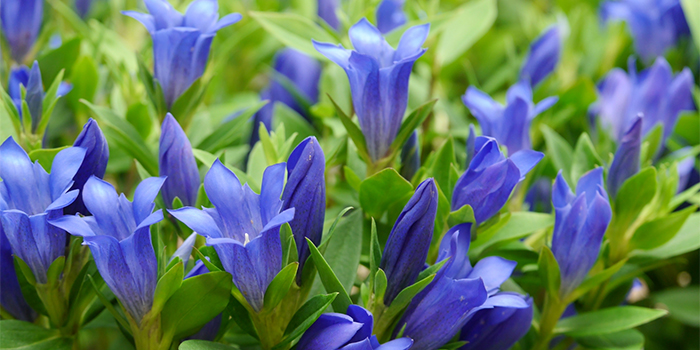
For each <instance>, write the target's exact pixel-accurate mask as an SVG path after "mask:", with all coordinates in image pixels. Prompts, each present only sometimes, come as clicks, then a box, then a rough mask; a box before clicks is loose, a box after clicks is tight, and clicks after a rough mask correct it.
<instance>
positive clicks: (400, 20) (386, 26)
mask: <svg viewBox="0 0 700 350" xmlns="http://www.w3.org/2000/svg"><path fill="white" fill-rule="evenodd" d="M405 2H406V0H382V2H380V3H379V6H377V29H379V31H380V32H382V34H386V33H389V32H391V31H392V30H394V29H396V28H398V27H400V26H402V25H404V24H406V20H407V19H406V14H405V13H404V12H403V6H404V3H405Z"/></svg>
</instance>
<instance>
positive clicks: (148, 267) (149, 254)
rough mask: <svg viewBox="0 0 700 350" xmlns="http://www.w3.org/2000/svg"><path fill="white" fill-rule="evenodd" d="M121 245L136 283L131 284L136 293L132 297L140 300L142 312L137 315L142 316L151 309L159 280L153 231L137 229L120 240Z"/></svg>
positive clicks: (139, 304) (139, 306) (125, 260)
mask: <svg viewBox="0 0 700 350" xmlns="http://www.w3.org/2000/svg"><path fill="white" fill-rule="evenodd" d="M119 245H120V246H121V249H122V252H123V253H124V262H125V263H126V265H127V266H128V268H129V271H130V272H131V275H132V277H133V280H134V285H132V286H131V289H132V293H134V294H132V295H133V297H132V298H133V299H135V300H138V305H137V307H138V308H139V313H140V315H136V316H142V315H143V314H145V313H147V312H148V311H149V310H150V309H151V305H152V304H153V294H154V292H155V290H156V283H157V281H158V262H157V259H156V255H155V252H154V251H153V244H152V242H151V233H150V232H149V231H148V230H140V231H136V232H135V233H134V234H133V235H131V236H129V237H127V238H126V239H124V240H123V241H121V242H119ZM128 302H130V301H127V303H128ZM122 303H124V301H123V300H122ZM137 319H138V318H137Z"/></svg>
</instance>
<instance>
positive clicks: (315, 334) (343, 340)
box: [297, 305, 413, 350]
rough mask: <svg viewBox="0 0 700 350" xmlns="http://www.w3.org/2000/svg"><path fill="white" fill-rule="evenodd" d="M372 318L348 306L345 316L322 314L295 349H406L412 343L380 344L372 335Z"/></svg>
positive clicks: (361, 309)
mask: <svg viewBox="0 0 700 350" xmlns="http://www.w3.org/2000/svg"><path fill="white" fill-rule="evenodd" d="M373 325H374V317H373V316H372V314H371V313H370V312H369V311H367V310H365V309H364V308H363V307H361V306H357V305H350V306H349V307H348V310H347V315H345V314H340V313H327V314H323V315H321V316H320V317H319V318H318V319H317V320H316V322H314V324H312V325H311V327H309V329H307V330H306V332H305V333H304V335H302V336H301V339H300V340H299V343H298V344H297V349H304V350H339V349H342V350H406V349H409V348H411V344H412V343H413V341H412V340H411V339H409V338H399V339H396V340H392V341H390V342H388V343H385V344H383V345H380V344H379V341H377V338H376V337H375V336H373V335H372V329H373Z"/></svg>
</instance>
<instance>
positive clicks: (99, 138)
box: [63, 118, 109, 215]
mask: <svg viewBox="0 0 700 350" xmlns="http://www.w3.org/2000/svg"><path fill="white" fill-rule="evenodd" d="M73 147H82V148H85V151H86V152H85V159H83V164H82V165H80V169H78V172H77V173H76V174H75V177H73V186H72V187H71V190H82V189H83V186H85V183H86V182H87V180H88V179H89V178H90V176H93V175H94V176H97V177H98V178H100V179H101V178H102V177H104V175H105V171H106V170H107V161H108V160H109V147H108V146H107V139H105V135H104V134H102V130H100V127H99V125H97V122H96V121H95V120H94V119H92V118H90V119H88V121H87V123H85V125H83V131H81V132H80V135H78V137H77V138H76V139H75V142H74V143H73ZM63 212H64V213H65V214H76V213H81V214H83V215H90V212H89V211H88V210H87V208H86V207H85V204H84V203H83V198H82V196H78V198H76V199H75V202H73V204H71V205H69V206H67V207H66V208H65V209H64V211H63Z"/></svg>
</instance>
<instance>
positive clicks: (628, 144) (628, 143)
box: [607, 117, 643, 198]
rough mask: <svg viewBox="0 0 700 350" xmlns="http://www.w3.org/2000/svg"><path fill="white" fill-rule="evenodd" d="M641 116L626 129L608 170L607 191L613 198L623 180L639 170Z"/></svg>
mask: <svg viewBox="0 0 700 350" xmlns="http://www.w3.org/2000/svg"><path fill="white" fill-rule="evenodd" d="M642 120H643V118H642V117H637V120H635V122H634V124H632V126H631V127H630V128H629V130H627V132H626V133H625V135H624V136H622V139H621V140H620V144H619V145H618V146H617V151H615V158H613V162H612V164H611V165H610V171H608V182H607V185H608V191H610V196H612V197H613V198H615V196H617V191H618V190H619V189H620V187H622V184H623V183H624V182H625V180H627V179H629V178H630V177H631V176H632V175H634V174H636V173H638V172H639V167H640V159H639V157H640V154H641V153H642Z"/></svg>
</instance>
